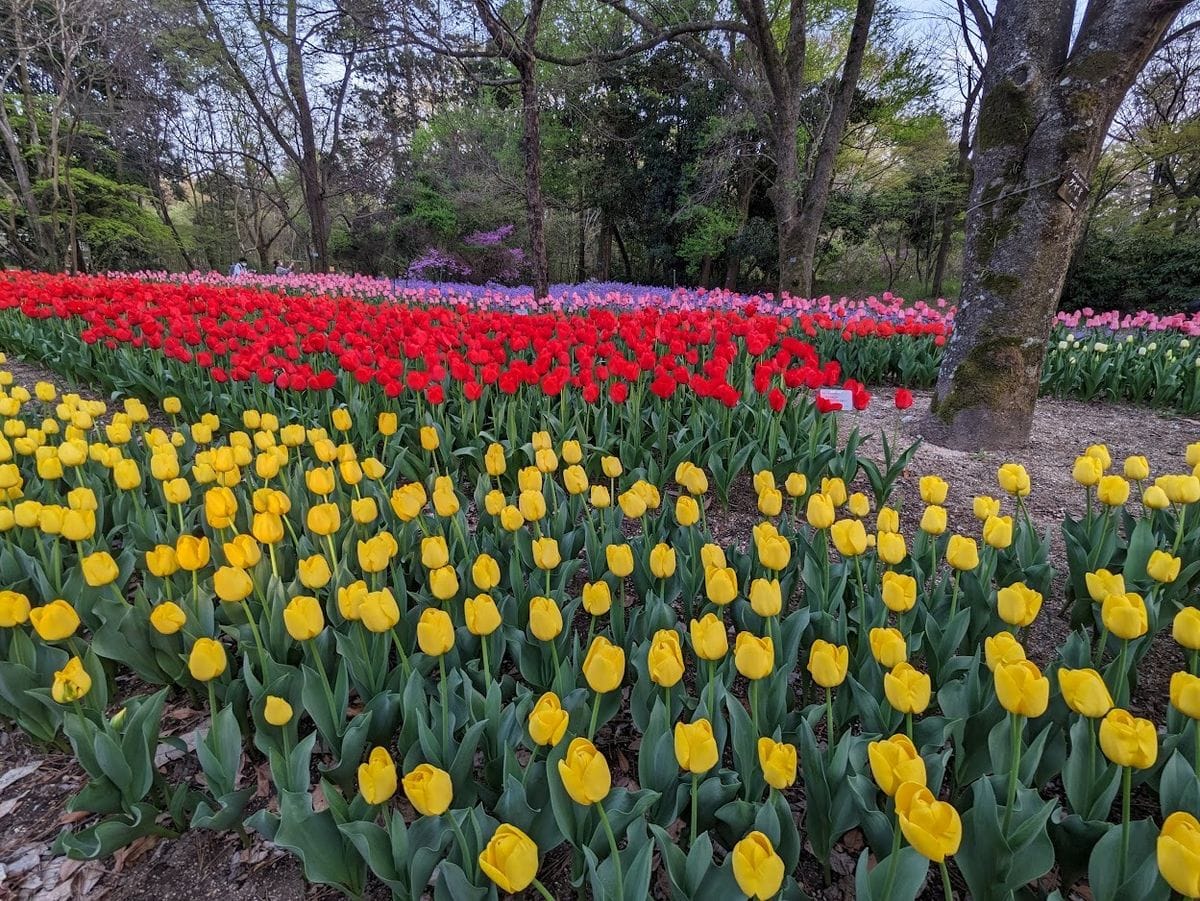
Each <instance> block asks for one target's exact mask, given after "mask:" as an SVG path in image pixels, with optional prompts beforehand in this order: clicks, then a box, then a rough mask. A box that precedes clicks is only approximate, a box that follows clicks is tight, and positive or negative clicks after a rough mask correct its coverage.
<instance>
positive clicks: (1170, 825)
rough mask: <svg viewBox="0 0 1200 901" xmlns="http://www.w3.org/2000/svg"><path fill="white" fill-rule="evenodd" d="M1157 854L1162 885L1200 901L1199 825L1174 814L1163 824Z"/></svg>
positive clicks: (1182, 814) (1182, 813) (1184, 814)
mask: <svg viewBox="0 0 1200 901" xmlns="http://www.w3.org/2000/svg"><path fill="white" fill-rule="evenodd" d="M1155 850H1156V856H1157V859H1158V871H1159V872H1160V873H1161V874H1162V878H1163V881H1164V882H1166V883H1167V885H1169V886H1171V888H1173V889H1174V890H1175V891H1177V892H1179V894H1181V895H1183V897H1185V898H1196V897H1200V821H1197V820H1196V817H1194V816H1193V815H1192V814H1190V813H1188V812H1187V811H1184V810H1177V811H1175V812H1174V813H1173V814H1171V815H1170V816H1169V817H1167V818H1166V820H1164V821H1163V826H1162V831H1161V832H1160V833H1159V835H1158V841H1157V843H1156V848H1155Z"/></svg>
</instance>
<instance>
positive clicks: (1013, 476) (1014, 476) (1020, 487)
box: [996, 463, 1030, 497]
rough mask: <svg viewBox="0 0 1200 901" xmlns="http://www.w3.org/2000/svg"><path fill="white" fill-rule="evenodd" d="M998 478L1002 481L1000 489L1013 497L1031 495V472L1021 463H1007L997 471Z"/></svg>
mask: <svg viewBox="0 0 1200 901" xmlns="http://www.w3.org/2000/svg"><path fill="white" fill-rule="evenodd" d="M996 480H997V481H998V482H999V483H1000V490H1001V491H1004V492H1006V493H1008V494H1011V495H1012V496H1013V497H1028V496H1029V492H1030V484H1029V473H1027V472H1026V471H1025V467H1024V466H1022V465H1021V464H1020V463H1005V464H1004V465H1003V466H1001V467H1000V468H999V469H998V470H997V471H996Z"/></svg>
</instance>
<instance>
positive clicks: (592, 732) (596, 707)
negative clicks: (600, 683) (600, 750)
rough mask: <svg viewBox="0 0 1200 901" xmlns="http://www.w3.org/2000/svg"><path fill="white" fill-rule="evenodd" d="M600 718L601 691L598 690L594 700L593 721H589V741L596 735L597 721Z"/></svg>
mask: <svg viewBox="0 0 1200 901" xmlns="http://www.w3.org/2000/svg"><path fill="white" fill-rule="evenodd" d="M599 719H600V692H596V697H595V699H594V700H593V701H592V721H591V722H590V723H588V741H591V740H592V738H593V737H594V736H595V735H596V721H597V720H599Z"/></svg>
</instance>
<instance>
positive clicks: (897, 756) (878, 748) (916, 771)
mask: <svg viewBox="0 0 1200 901" xmlns="http://www.w3.org/2000/svg"><path fill="white" fill-rule="evenodd" d="M867 760H868V762H869V763H870V765H871V775H872V777H873V778H874V779H875V784H876V785H878V786H879V789H880V791H882V792H883V793H884V794H885V795H887V796H888V797H889V798H891V797H894V796H895V794H896V791H897V789H899V788H900V786H901V785H903V784H904V783H905V782H915V783H916V784H918V785H924V784H925V761H924V760H922V759H921V755H920V754H918V753H917V749H916V747H915V746H914V745H913V743H912V740H911V739H910V738H909V737H908V736H907V735H904V734H903V733H901V734H899V735H893V736H892V737H891V738H889V739H887V740H886V741H873V742H871V743H869V744H868V745H867Z"/></svg>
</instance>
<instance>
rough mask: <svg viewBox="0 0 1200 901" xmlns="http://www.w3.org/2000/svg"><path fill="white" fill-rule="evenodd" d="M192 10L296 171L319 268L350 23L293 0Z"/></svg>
mask: <svg viewBox="0 0 1200 901" xmlns="http://www.w3.org/2000/svg"><path fill="white" fill-rule="evenodd" d="M197 8H198V9H199V11H200V14H201V16H202V18H203V22H204V24H205V25H206V27H207V30H208V33H209V37H210V38H211V40H212V41H213V44H214V46H215V47H216V49H217V51H218V56H219V58H220V60H221V62H222V64H223V66H224V68H225V69H226V70H227V72H228V74H229V76H230V78H231V79H232V80H233V82H235V83H236V84H237V85H238V86H239V87H240V88H241V90H242V92H243V93H244V94H245V97H246V100H247V101H248V102H249V103H250V105H251V106H252V107H253V108H254V110H255V112H256V113H257V115H258V118H259V121H260V122H261V123H262V126H263V127H264V128H265V129H266V130H267V132H268V133H269V134H270V135H271V137H272V138H273V139H274V141H275V142H276V143H277V144H278V146H279V149H280V150H281V151H283V153H284V154H286V156H287V158H288V159H289V160H290V162H291V163H292V165H294V166H295V168H296V171H297V173H298V174H299V177H300V184H301V188H302V191H303V195H304V206H305V210H306V211H307V213H308V220H309V231H310V239H311V241H312V257H313V262H314V264H315V266H316V267H317V268H318V269H321V270H324V269H326V268H328V265H329V246H328V245H329V197H328V190H329V184H328V183H329V178H330V169H331V164H332V160H333V157H334V154H335V152H336V150H337V148H338V144H339V138H340V135H341V127H342V117H343V114H344V111H345V101H346V96H347V92H348V90H349V88H350V85H351V83H352V82H353V77H354V71H355V64H356V62H357V58H358V54H359V41H358V35H357V32H356V30H355V29H354V28H352V27H350V23H351V21H352V20H351V18H350V17H349V16H348V15H347V14H344V13H343V11H342V10H341V8H340V6H339V5H338V4H337V3H329V4H321V5H317V6H312V5H308V4H305V5H303V6H302V5H301V3H300V0H252V2H251V0H247V2H235V0H197ZM321 70H327V71H329V72H331V74H332V78H331V81H330V83H329V84H328V85H326V86H325V87H324V88H323V90H322V94H323V95H324V96H322V97H320V98H317V97H314V96H313V95H312V90H311V88H310V81H314V80H315V79H316V74H315V73H316V72H317V71H321Z"/></svg>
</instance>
